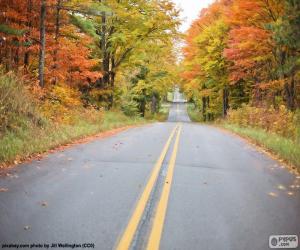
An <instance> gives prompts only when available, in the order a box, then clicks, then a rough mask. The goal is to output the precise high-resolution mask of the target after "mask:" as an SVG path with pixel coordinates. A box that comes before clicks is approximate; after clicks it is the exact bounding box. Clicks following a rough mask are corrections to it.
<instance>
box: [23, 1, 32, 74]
mask: <svg viewBox="0 0 300 250" xmlns="http://www.w3.org/2000/svg"><path fill="white" fill-rule="evenodd" d="M31 12H32V0H28V2H27V20H28V22H27V27H28V29H29V32H30V30H31V27H32V22H31ZM29 56H30V52H29V51H28V50H27V51H26V52H25V54H24V66H25V70H26V68H27V67H28V65H29Z"/></svg>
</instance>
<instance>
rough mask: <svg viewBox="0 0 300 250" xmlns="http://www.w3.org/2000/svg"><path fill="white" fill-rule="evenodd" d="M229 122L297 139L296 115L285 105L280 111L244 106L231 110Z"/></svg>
mask: <svg viewBox="0 0 300 250" xmlns="http://www.w3.org/2000/svg"><path fill="white" fill-rule="evenodd" d="M228 121H229V122H232V123H235V124H238V125H241V126H251V127H259V128H262V129H265V130H267V131H269V132H273V133H276V134H279V135H281V136H284V137H288V138H291V139H296V137H297V122H296V115H295V114H294V113H293V112H291V111H289V110H287V108H286V107H285V106H284V105H281V106H280V107H279V108H278V109H274V108H273V107H270V108H258V107H250V106H243V107H241V108H240V109H238V110H230V111H229V113H228Z"/></svg>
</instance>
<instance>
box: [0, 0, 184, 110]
mask: <svg viewBox="0 0 300 250" xmlns="http://www.w3.org/2000/svg"><path fill="white" fill-rule="evenodd" d="M0 10H1V11H0V65H2V66H1V67H2V70H4V71H6V72H8V71H14V72H16V74H18V75H21V76H22V77H23V78H24V79H26V80H27V81H26V82H27V84H28V85H29V88H33V87H34V88H39V89H40V91H41V92H42V97H41V98H40V100H43V99H45V98H46V99H47V98H54V99H56V100H57V99H59V98H61V96H62V95H60V96H58V95H56V96H55V93H56V92H57V91H56V92H55V91H53V90H55V89H57V87H58V86H59V88H60V90H61V91H66V92H67V90H68V89H72V90H74V91H76V92H78V93H79V96H80V101H81V102H82V104H83V105H86V106H89V105H92V106H95V107H97V108H106V109H110V108H112V107H114V106H122V107H123V108H124V110H125V112H127V113H129V114H131V113H139V114H142V115H144V114H145V111H146V110H147V109H150V108H151V107H152V108H151V109H152V111H153V112H156V111H157V109H158V105H159V102H160V100H161V99H162V98H164V96H165V95H166V93H167V91H168V90H169V89H170V88H171V86H172V83H173V81H174V79H175V75H176V67H175V65H176V63H175V62H176V51H175V50H174V47H173V44H174V41H175V40H176V39H178V36H179V34H178V31H177V29H178V26H179V24H180V20H179V17H178V16H179V12H178V10H177V9H176V8H175V5H174V4H173V2H172V1H169V0H159V1H157V0H150V1H149V0H135V1H133V0H1V2H0Z"/></svg>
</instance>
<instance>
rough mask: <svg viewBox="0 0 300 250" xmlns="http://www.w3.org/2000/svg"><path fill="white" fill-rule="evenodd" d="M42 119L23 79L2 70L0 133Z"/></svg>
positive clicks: (37, 122)
mask: <svg viewBox="0 0 300 250" xmlns="http://www.w3.org/2000/svg"><path fill="white" fill-rule="evenodd" d="M41 121H42V120H41V116H40V115H39V113H38V112H37V109H36V105H35V103H34V102H33V101H32V97H31V96H30V94H29V92H28V91H27V90H26V88H25V87H24V85H23V83H22V81H20V80H19V79H17V77H16V76H15V75H14V74H12V73H8V74H3V73H2V72H0V133H1V134H3V133H4V132H5V131H7V130H9V131H11V130H18V128H20V127H24V126H30V125H31V124H32V123H34V124H39V123H40V122H41Z"/></svg>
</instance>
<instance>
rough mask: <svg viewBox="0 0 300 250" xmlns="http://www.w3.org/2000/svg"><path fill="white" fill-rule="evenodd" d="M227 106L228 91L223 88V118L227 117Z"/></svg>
mask: <svg viewBox="0 0 300 250" xmlns="http://www.w3.org/2000/svg"><path fill="white" fill-rule="evenodd" d="M228 108H229V105H228V89H227V87H224V89H223V118H225V117H226V116H227V111H228Z"/></svg>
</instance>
